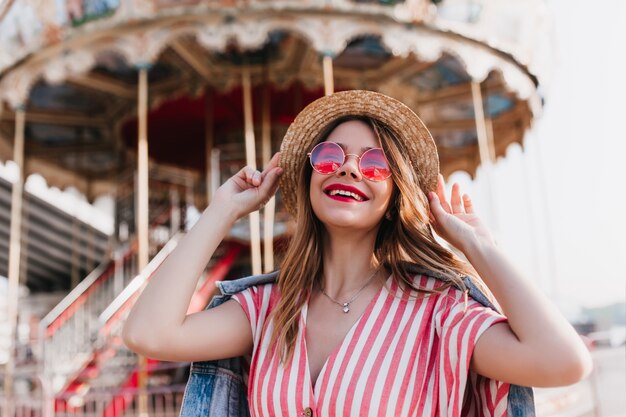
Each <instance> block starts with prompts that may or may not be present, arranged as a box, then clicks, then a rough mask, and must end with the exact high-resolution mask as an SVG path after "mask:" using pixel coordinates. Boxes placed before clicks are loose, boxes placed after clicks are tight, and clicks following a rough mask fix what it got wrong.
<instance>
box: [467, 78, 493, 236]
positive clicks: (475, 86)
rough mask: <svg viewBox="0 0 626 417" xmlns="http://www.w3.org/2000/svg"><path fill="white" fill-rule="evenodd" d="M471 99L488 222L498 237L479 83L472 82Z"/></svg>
mask: <svg viewBox="0 0 626 417" xmlns="http://www.w3.org/2000/svg"><path fill="white" fill-rule="evenodd" d="M472 99H473V102H474V118H475V120H476V134H477V136H478V151H479V155H480V163H481V165H482V167H483V170H484V172H485V181H486V183H487V199H488V201H489V203H488V204H489V211H490V216H489V217H490V220H491V225H492V228H493V232H494V235H495V236H496V237H497V236H498V221H497V214H496V209H495V201H494V199H493V189H494V186H493V178H492V172H491V171H492V165H493V162H494V160H493V159H492V153H493V152H491V151H490V150H489V134H488V132H487V122H486V120H485V112H484V110H483V98H482V93H481V91H480V83H478V82H475V81H473V82H472Z"/></svg>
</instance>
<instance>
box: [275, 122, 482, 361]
mask: <svg viewBox="0 0 626 417" xmlns="http://www.w3.org/2000/svg"><path fill="white" fill-rule="evenodd" d="M348 120H361V121H363V122H365V123H367V124H368V125H369V126H370V127H371V128H372V130H373V131H374V133H375V134H376V136H377V137H378V140H379V142H380V144H381V146H382V148H383V151H384V152H385V155H386V157H387V160H388V161H389V165H390V166H391V169H392V179H393V183H394V185H395V186H394V191H393V194H392V197H391V201H390V203H389V207H388V212H389V213H390V214H391V216H390V217H391V219H387V218H385V217H383V219H382V220H381V224H380V227H379V229H378V233H377V236H376V241H375V245H374V257H375V259H376V261H378V263H379V264H380V265H382V266H384V267H385V268H387V269H388V270H390V271H391V272H392V274H393V278H394V279H395V280H396V281H397V283H398V285H399V286H400V287H401V288H402V289H403V290H407V289H408V290H414V291H417V292H418V293H422V294H424V293H432V292H433V291H432V290H428V289H424V288H417V287H415V284H414V280H413V273H411V272H410V266H411V265H416V264H417V265H419V266H421V267H422V268H425V269H428V270H431V271H434V272H436V273H438V274H439V275H440V276H443V277H445V278H446V280H445V283H444V284H443V286H441V287H439V288H438V289H437V291H436V292H441V291H444V290H445V289H447V288H448V287H450V286H452V285H454V286H456V287H457V288H459V289H461V290H465V285H464V283H463V277H464V276H470V277H471V276H473V275H476V274H475V271H474V270H473V268H472V267H471V266H470V265H469V264H467V263H466V262H464V261H462V260H461V259H459V258H458V257H456V256H455V255H454V254H453V253H452V252H450V251H449V250H448V249H446V248H445V247H443V246H442V245H440V244H439V243H438V242H437V241H436V240H435V237H434V236H433V231H432V228H431V225H430V219H429V205H428V199H427V196H426V194H425V193H424V191H423V190H422V189H421V188H420V186H419V184H418V181H417V179H416V177H415V175H414V172H413V168H412V167H411V165H410V163H409V162H408V161H407V160H406V159H405V158H404V156H403V155H406V154H407V153H408V151H407V149H405V148H404V147H403V146H402V142H401V141H399V140H398V139H397V138H396V136H395V134H394V133H393V132H392V131H391V130H390V129H389V128H387V126H386V125H384V124H382V123H381V122H379V121H377V120H374V119H371V118H368V117H363V116H347V117H342V118H339V119H337V120H335V121H334V122H333V123H331V124H330V125H329V126H328V127H327V128H326V129H324V131H323V132H322V133H321V134H320V136H319V137H318V138H317V140H316V141H314V143H313V145H312V146H311V148H312V147H313V146H315V144H317V143H319V142H321V141H323V140H325V139H326V138H327V136H328V135H329V134H330V132H331V131H332V130H333V129H334V128H335V127H337V126H338V125H339V124H341V123H343V122H345V121H348ZM309 151H310V149H307V150H306V152H309ZM306 152H302V155H303V156H302V157H303V158H304V157H305V155H306ZM303 165H304V168H303V170H302V172H300V175H299V184H298V191H297V192H298V195H297V210H298V211H297V212H298V217H297V219H296V230H295V233H294V234H293V237H292V238H291V241H290V243H289V245H288V247H287V251H286V253H285V255H284V258H283V259H282V262H281V268H280V272H279V274H278V277H277V280H276V285H278V288H279V291H280V294H281V296H280V298H279V301H278V304H277V305H276V307H275V308H274V310H273V311H272V319H273V324H274V328H273V331H272V335H271V338H270V346H272V347H273V348H279V349H280V351H279V352H280V355H281V359H282V361H283V363H285V362H287V361H288V360H289V359H290V358H291V356H292V355H293V353H294V349H295V342H296V338H297V335H298V326H299V318H300V312H301V309H302V307H303V305H304V303H306V300H307V299H308V297H309V294H310V293H311V291H312V290H313V286H314V285H315V284H316V282H317V281H318V280H320V279H321V274H322V270H323V264H322V259H323V256H322V255H323V246H322V245H323V241H324V239H323V238H324V233H325V229H324V225H323V224H322V222H321V221H320V220H319V219H318V218H317V216H316V215H315V213H314V212H313V209H312V207H311V202H310V198H309V186H310V180H311V175H312V168H311V165H310V164H308V163H307V164H303Z"/></svg>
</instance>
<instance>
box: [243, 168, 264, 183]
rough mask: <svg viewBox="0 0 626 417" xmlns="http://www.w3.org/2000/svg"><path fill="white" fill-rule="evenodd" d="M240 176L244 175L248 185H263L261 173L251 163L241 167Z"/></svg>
mask: <svg viewBox="0 0 626 417" xmlns="http://www.w3.org/2000/svg"><path fill="white" fill-rule="evenodd" d="M239 176H240V177H242V178H243V179H244V180H245V181H246V183H247V184H248V185H252V186H253V187H258V186H259V185H261V179H262V178H261V173H260V172H259V171H257V170H256V169H253V168H252V167H251V166H249V165H246V166H245V167H243V168H241V171H239Z"/></svg>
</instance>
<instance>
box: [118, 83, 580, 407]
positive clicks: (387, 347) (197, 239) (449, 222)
mask: <svg viewBox="0 0 626 417" xmlns="http://www.w3.org/2000/svg"><path fill="white" fill-rule="evenodd" d="M438 173H439V162H438V156H437V150H436V147H435V144H434V141H433V140H432V137H431V136H430V133H429V132H428V130H427V129H426V127H425V126H424V125H423V124H422V122H421V120H420V119H419V118H418V117H417V116H416V115H415V113H413V112H412V111H411V110H410V109H409V108H407V107H406V106H404V105H403V104H402V103H400V102H398V101H396V100H394V99H392V98H390V97H387V96H385V95H382V94H378V93H374V92H369V91H348V92H342V93H336V94H333V95H331V96H328V97H324V98H321V99H319V100H317V101H315V102H314V103H312V104H310V105H309V106H307V108H305V109H304V110H303V111H302V112H301V113H300V114H299V115H298V117H297V118H296V120H295V121H294V122H293V124H292V125H291V126H290V128H289V130H288V132H287V134H286V135H285V138H284V139H283V143H282V145H281V152H280V154H277V155H275V156H274V158H273V159H272V160H271V162H270V163H269V165H268V166H267V167H266V168H265V170H264V171H263V172H258V171H254V170H253V169H251V168H249V167H244V168H243V169H242V170H241V171H239V172H238V173H237V174H236V175H235V176H233V177H232V178H230V179H229V180H228V181H227V182H226V183H224V184H223V185H222V186H221V187H220V188H219V190H218V191H217V192H216V194H215V196H214V199H213V201H212V202H211V204H210V205H209V207H207V209H206V210H205V212H204V213H203V215H202V217H201V219H200V220H199V222H198V223H197V224H196V225H195V226H194V228H193V229H192V230H191V231H190V232H189V233H188V235H187V236H186V237H185V238H184V239H183V240H182V241H181V243H180V245H179V246H178V247H177V248H176V250H175V251H174V252H173V253H172V254H171V255H170V256H169V257H168V258H167V259H166V260H165V261H164V263H163V265H162V266H161V267H160V268H159V270H158V271H156V273H155V276H154V277H153V278H152V279H151V281H150V283H149V285H148V286H147V287H146V289H145V290H144V292H143V293H142V295H141V297H140V298H139V299H138V301H137V303H136V304H135V306H134V308H133V310H132V311H131V313H130V316H129V317H128V320H127V322H126V323H125V327H124V332H123V337H124V341H125V342H126V344H127V345H128V346H129V347H130V348H131V349H133V350H135V351H137V352H140V353H142V354H144V355H146V356H149V357H153V358H156V359H161V360H169V361H196V362H199V361H218V360H221V359H225V358H233V357H240V356H244V357H247V362H246V364H245V366H244V369H241V372H240V373H243V374H244V375H245V380H243V382H244V389H245V390H246V392H247V395H246V396H245V397H247V400H246V401H247V404H244V405H243V406H242V405H241V403H242V400H241V398H238V397H233V396H232V394H226V395H225V396H224V397H222V399H218V400H216V399H213V400H212V401H211V400H210V399H209V398H205V397H212V396H215V395H216V394H215V391H230V390H231V388H228V387H227V386H226V385H219V384H217V385H216V382H215V381H213V380H212V381H211V382H208V380H206V382H202V383H200V385H198V384H197V383H196V382H194V383H193V384H195V385H193V388H190V387H189V386H188V389H187V392H186V401H187V403H188V405H187V406H186V407H185V408H184V410H183V414H184V415H195V414H198V415H200V414H206V413H208V414H211V413H213V415H218V413H219V415H248V412H249V413H250V414H251V415H253V416H295V415H304V416H365V415H370V416H413V415H414V416H450V417H453V416H461V415H476V416H482V415H485V416H486V415H489V416H491V415H493V416H496V415H497V416H506V415H507V414H508V415H534V411H533V408H532V398H531V397H528V396H526V397H524V399H520V394H519V393H520V392H522V391H519V390H517V388H519V386H555V385H565V384H571V383H573V382H576V381H578V380H580V379H581V378H584V377H585V376H586V375H587V374H588V373H589V372H590V369H591V360H590V357H589V353H588V352H587V350H586V349H585V346H584V344H583V343H582V342H581V341H580V339H579V337H578V336H577V334H576V332H575V331H574V329H573V328H572V327H571V326H570V325H569V324H568V323H567V321H566V320H565V319H564V318H563V317H562V316H561V315H560V314H559V312H558V311H557V309H556V308H555V307H554V306H553V305H552V304H551V303H550V302H549V301H548V300H547V299H546V298H545V297H544V296H543V295H542V294H541V292H540V291H539V290H537V289H536V288H535V287H534V286H533V285H531V284H530V283H529V282H528V280H527V279H525V278H524V277H522V276H521V275H520V273H519V272H518V271H516V270H515V269H514V268H513V267H512V266H511V264H510V263H509V261H507V260H506V258H505V257H504V256H503V254H502V253H501V251H500V250H499V249H498V248H497V246H496V245H495V243H494V242H493V239H492V238H491V235H490V234H489V231H488V230H487V229H486V228H485V226H484V224H483V223H482V222H481V221H480V219H479V218H478V216H477V215H476V214H475V213H474V209H473V206H472V202H471V199H470V198H469V196H467V195H461V192H460V190H459V187H458V185H456V184H455V185H453V187H452V193H451V196H450V198H449V199H448V198H447V197H446V196H445V194H444V188H445V184H444V182H443V178H442V177H441V176H440V175H438ZM279 183H280V188H281V194H282V198H283V203H284V204H285V207H286V208H287V210H288V211H289V212H290V213H291V214H292V215H293V216H294V218H295V220H296V224H297V226H296V231H295V233H294V235H293V236H292V238H291V241H290V244H289V247H288V248H287V252H286V254H285V256H284V259H283V260H282V263H281V268H280V270H279V271H278V272H276V273H274V274H272V275H270V276H264V277H256V278H255V277H253V278H247V279H243V280H241V281H239V282H241V283H242V284H241V285H239V284H237V285H236V286H235V287H233V288H237V290H232V289H231V290H230V292H229V291H227V290H225V288H226V287H225V286H224V284H226V283H223V284H221V285H222V288H221V289H222V293H223V296H222V298H221V300H222V301H221V304H220V305H219V306H216V307H214V308H211V309H208V310H205V311H203V312H200V313H196V314H192V315H186V311H187V308H188V306H189V302H190V299H191V296H192V294H193V291H194V289H195V288H196V284H197V279H198V277H199V276H200V274H201V271H202V269H203V268H204V267H205V265H206V264H207V262H208V261H209V259H210V258H211V256H212V254H213V252H214V250H215V248H216V247H217V246H218V244H219V243H220V242H221V240H222V239H223V238H224V237H225V236H226V234H227V233H228V231H229V229H230V228H231V226H232V225H233V223H234V222H235V221H236V220H237V219H239V218H241V217H243V216H245V215H247V214H248V213H250V212H251V211H254V210H257V209H259V208H261V207H262V206H263V205H264V204H265V202H267V200H268V199H269V198H270V197H271V196H272V195H274V193H275V192H276V190H277V187H278V185H279ZM434 232H435V233H436V234H438V235H439V236H440V237H441V238H443V239H445V240H446V241H447V242H449V243H450V244H451V245H452V246H454V247H455V248H457V249H458V250H459V251H461V252H462V253H463V254H464V255H465V257H466V258H467V260H468V261H469V263H468V262H465V261H463V260H461V259H459V258H458V257H457V256H455V255H454V254H453V253H452V252H451V251H449V250H448V249H446V248H445V247H444V246H442V245H440V244H439V243H438V242H437V240H435V237H434ZM251 282H254V283H257V284H258V285H250V283H251ZM261 282H264V284H261ZM246 283H247V284H248V285H246ZM485 285H486V287H485ZM480 288H482V290H483V291H482V292H481V291H480V290H479V289H480ZM484 294H489V295H490V297H495V300H497V304H498V305H499V306H500V310H499V311H496V310H495V309H494V308H490V307H489V306H490V303H489V302H488V300H485V299H484V297H483V295H484ZM226 300H228V301H226ZM491 307H493V306H491ZM213 363H217V364H219V363H220V362H213ZM218 368H219V366H218ZM211 369H212V370H211V371H201V370H200V371H198V372H197V373H198V374H202V373H204V374H205V375H209V374H211V375H213V374H216V372H215V371H214V369H215V368H211ZM231 371H232V369H231V370H226V371H225V372H222V375H227V374H228V375H231V374H232V375H234V374H233V373H232V372H231ZM229 372H231V374H229ZM235 373H236V372H235ZM193 377H194V375H193V369H192V378H193ZM230 379H231V380H233V378H230ZM235 379H236V378H235ZM191 381H192V379H190V385H191V384H192V382H191ZM198 381H199V380H198ZM218 386H219V387H221V388H219V389H218V388H216V387H218ZM228 386H230V385H228ZM514 388H515V390H514ZM523 392H525V393H527V392H528V391H523ZM524 395H526V394H524ZM522 397H523V396H522ZM237 398H238V399H237ZM529 398H530V400H529ZM524 401H525V402H524ZM522 402H524V403H523V405H520V404H521V403H522ZM236 403H238V404H239V405H237V404H236ZM190 404H191V405H190ZM515 407H517V408H515ZM248 408H249V410H248ZM216 410H220V411H216Z"/></svg>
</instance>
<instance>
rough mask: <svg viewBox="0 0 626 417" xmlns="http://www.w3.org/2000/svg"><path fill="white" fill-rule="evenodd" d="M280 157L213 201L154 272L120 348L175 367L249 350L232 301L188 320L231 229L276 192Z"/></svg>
mask: <svg viewBox="0 0 626 417" xmlns="http://www.w3.org/2000/svg"><path fill="white" fill-rule="evenodd" d="M278 158H279V154H276V155H275V156H274V158H272V160H271V161H270V163H269V165H268V167H267V168H266V169H265V170H264V171H263V173H259V172H258V171H254V170H253V169H252V168H250V167H245V168H243V169H242V170H241V171H239V172H238V173H237V174H235V175H234V176H233V177H232V178H230V179H229V180H228V181H227V182H225V183H224V184H223V185H222V186H221V187H220V188H219V189H218V190H217V191H216V193H215V196H214V198H213V201H212V202H211V204H210V205H209V207H207V208H206V210H205V211H204V213H203V214H202V216H201V218H200V219H199V220H198V222H197V223H196V224H195V225H194V227H193V228H192V229H191V230H190V231H189V233H188V234H187V235H186V236H185V237H184V238H183V239H182V240H181V242H180V243H179V244H178V246H177V247H176V249H175V250H174V251H173V252H172V253H171V254H170V255H169V256H168V257H167V258H166V259H165V260H164V261H163V263H162V264H161V266H160V267H159V268H158V269H157V270H156V271H155V272H154V276H153V277H151V279H150V281H149V283H148V285H147V286H146V288H145V289H144V290H143V292H142V293H141V295H140V297H139V298H138V300H137V302H136V303H135V305H134V306H133V308H132V310H131V311H130V314H129V316H128V318H127V319H126V322H125V323H124V328H123V330H122V338H123V340H124V343H126V345H127V346H128V347H129V348H130V349H131V350H133V351H135V352H138V353H141V354H143V355H146V356H149V357H152V358H155V359H161V360H175V361H192V360H193V361H196V360H209V359H218V358H225V357H231V356H238V355H241V354H243V353H246V352H248V351H249V350H250V348H251V347H252V331H251V329H250V324H249V322H248V319H247V317H246V315H245V313H244V312H243V310H242V309H241V307H240V306H239V305H237V303H236V302H235V301H229V302H226V303H224V304H223V305H221V306H219V307H216V308H214V309H210V310H205V311H202V312H199V313H195V314H191V315H189V316H187V309H188V308H189V303H190V302H191V298H192V296H193V293H194V291H195V289H196V286H197V283H198V279H199V277H200V275H201V273H202V271H203V269H204V268H205V267H206V265H207V263H208V262H209V260H210V259H211V257H212V256H213V253H214V252H215V249H216V248H217V246H218V245H219V244H220V242H221V241H222V239H223V238H224V237H225V236H226V234H227V233H228V231H229V230H230V228H231V227H232V225H233V223H234V222H235V221H236V220H237V219H239V218H241V217H243V216H245V215H246V214H248V213H250V212H251V211H254V210H258V209H259V208H260V207H261V206H262V205H264V204H265V202H267V201H268V200H269V199H270V198H271V196H272V195H274V193H275V192H276V189H277V187H278V178H279V176H280V175H281V174H282V169H281V168H279V167H278Z"/></svg>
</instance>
